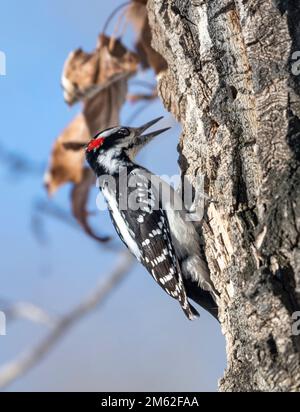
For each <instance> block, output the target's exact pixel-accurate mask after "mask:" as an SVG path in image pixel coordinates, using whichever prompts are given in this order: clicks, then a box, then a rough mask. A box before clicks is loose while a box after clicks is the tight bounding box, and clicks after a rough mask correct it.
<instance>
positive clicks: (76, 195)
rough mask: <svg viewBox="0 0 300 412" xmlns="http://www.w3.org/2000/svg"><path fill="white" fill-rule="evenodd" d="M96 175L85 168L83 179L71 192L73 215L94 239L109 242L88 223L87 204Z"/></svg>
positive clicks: (106, 237)
mask: <svg viewBox="0 0 300 412" xmlns="http://www.w3.org/2000/svg"><path fill="white" fill-rule="evenodd" d="M95 181H96V179H95V175H94V173H93V171H92V170H91V169H88V168H84V169H83V173H82V179H81V181H80V182H79V183H77V184H75V185H74V186H73V189H72V192H71V200H72V213H73V216H74V217H75V218H76V220H77V221H78V223H79V224H80V225H81V227H82V228H83V230H84V231H85V232H86V233H87V234H88V235H89V236H90V237H92V238H93V239H95V240H98V241H100V242H107V241H108V240H109V239H110V238H109V237H108V236H99V235H96V234H95V233H94V231H93V229H92V228H91V226H90V225H89V223H88V216H89V213H88V211H87V202H88V197H89V192H90V188H91V186H92V185H93V184H94V183H95Z"/></svg>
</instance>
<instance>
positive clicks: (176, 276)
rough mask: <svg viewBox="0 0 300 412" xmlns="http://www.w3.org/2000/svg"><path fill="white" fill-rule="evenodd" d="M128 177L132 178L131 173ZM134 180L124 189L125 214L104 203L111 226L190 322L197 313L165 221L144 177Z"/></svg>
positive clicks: (157, 201)
mask: <svg viewBox="0 0 300 412" xmlns="http://www.w3.org/2000/svg"><path fill="white" fill-rule="evenodd" d="M132 174H133V175H134V171H133V172H132V173H131V175H132ZM129 178H130V176H129ZM134 178H135V184H133V185H132V187H130V186H128V187H127V190H128V192H127V199H128V207H127V208H126V209H125V210H120V209H119V208H117V207H116V205H114V204H112V203H111V202H109V201H108V203H109V206H110V213H111V217H112V221H113V224H114V226H115V228H116V230H117V232H118V234H119V236H120V238H121V240H122V241H123V242H124V243H125V245H126V246H127V247H128V248H129V250H130V251H131V252H132V253H133V254H134V255H135V256H136V258H137V259H138V260H139V261H140V262H141V263H142V264H143V265H144V266H145V267H146V269H147V270H148V272H149V273H150V274H151V275H152V277H153V278H154V280H155V281H156V282H157V283H158V284H159V285H160V286H161V287H162V288H163V289H164V290H165V292H166V293H168V294H169V295H170V296H172V297H173V298H175V299H177V300H178V301H179V302H180V304H181V306H182V309H183V310H184V312H185V314H186V315H187V316H188V317H189V318H194V317H195V315H196V314H197V311H196V310H195V309H194V308H193V307H192V306H191V305H190V303H189V302H188V299H187V296H186V292H185V288H184V284H183V280H182V275H181V272H180V268H179V265H178V262H177V257H176V254H175V250H174V247H173V245H172V241H171V234H170V228H169V223H168V219H167V216H166V213H165V211H164V210H163V209H162V207H161V202H160V199H159V194H158V193H157V191H156V190H155V189H154V188H152V187H151V185H150V181H149V179H147V177H145V176H144V175H142V176H141V175H140V174H136V175H134ZM131 184H132V181H131ZM104 195H105V193H104ZM105 197H107V196H106V195H105Z"/></svg>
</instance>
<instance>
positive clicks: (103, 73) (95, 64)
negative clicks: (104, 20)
mask: <svg viewBox="0 0 300 412" xmlns="http://www.w3.org/2000/svg"><path fill="white" fill-rule="evenodd" d="M138 64H139V59H138V56H137V55H136V54H135V53H132V52H130V51H129V50H127V49H126V48H125V47H124V46H123V45H122V43H121V42H120V41H119V40H117V39H114V38H111V37H107V36H105V35H103V34H101V35H100V36H99V39H98V45H97V47H96V50H95V51H94V52H93V53H86V52H84V51H83V50H81V49H78V50H75V51H74V52H72V53H70V55H69V57H68V58H67V60H66V63H65V65H64V69H63V74H62V86H63V88H64V98H65V100H66V102H67V103H68V104H74V103H76V102H77V101H79V100H86V99H89V98H92V97H94V96H95V94H97V93H98V92H99V91H101V90H103V89H105V88H107V87H108V86H110V85H111V84H113V83H114V82H116V81H119V80H121V79H125V78H128V77H129V76H131V75H133V74H134V73H136V71H137V68H138Z"/></svg>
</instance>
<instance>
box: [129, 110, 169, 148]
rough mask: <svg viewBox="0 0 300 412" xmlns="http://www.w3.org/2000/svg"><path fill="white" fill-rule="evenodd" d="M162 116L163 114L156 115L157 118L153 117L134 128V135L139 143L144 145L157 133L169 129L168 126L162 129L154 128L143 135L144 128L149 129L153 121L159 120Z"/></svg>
mask: <svg viewBox="0 0 300 412" xmlns="http://www.w3.org/2000/svg"><path fill="white" fill-rule="evenodd" d="M162 118H163V116H161V117H158V118H157V119H154V120H151V121H150V122H148V123H145V124H144V125H143V126H141V127H136V128H134V131H135V137H136V139H137V141H138V143H139V144H140V145H142V146H144V145H145V144H146V143H148V142H150V141H151V140H152V139H153V138H154V137H155V136H158V135H159V134H161V133H163V132H165V131H167V130H169V129H170V127H166V128H164V129H159V130H156V131H155V132H152V133H148V134H144V135H143V133H144V131H145V130H147V129H149V127H151V126H153V125H154V124H155V123H157V122H159V121H160V120H161V119H162Z"/></svg>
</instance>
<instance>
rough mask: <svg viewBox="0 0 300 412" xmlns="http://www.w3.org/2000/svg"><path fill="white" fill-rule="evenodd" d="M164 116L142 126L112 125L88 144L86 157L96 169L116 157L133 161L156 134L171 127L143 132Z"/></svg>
mask: <svg viewBox="0 0 300 412" xmlns="http://www.w3.org/2000/svg"><path fill="white" fill-rule="evenodd" d="M161 119H162V117H159V118H157V119H154V120H151V121H150V122H148V123H146V124H144V125H143V126H140V127H125V126H118V127H111V128H109V129H106V130H103V131H102V132H100V133H98V134H97V135H96V136H95V137H94V138H93V139H92V140H91V141H90V142H89V143H88V144H87V145H86V146H85V152H86V159H87V162H88V163H89V164H90V166H91V167H92V168H93V169H95V166H97V164H99V163H100V164H101V162H103V163H105V164H106V165H108V162H112V161H113V160H114V159H117V158H119V159H122V158H127V159H129V160H130V161H133V159H134V157H135V156H136V154H137V153H138V152H139V151H140V150H141V149H142V148H143V147H144V146H145V145H146V144H147V143H149V142H150V141H151V140H152V139H153V138H154V137H155V136H158V135H159V134H161V133H163V132H165V131H166V130H168V129H169V127H167V128H164V129H159V130H156V131H154V132H151V133H147V134H143V133H144V132H145V131H146V130H147V129H149V128H150V127H151V126H153V125H154V124H155V123H157V122H158V121H159V120H161Z"/></svg>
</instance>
